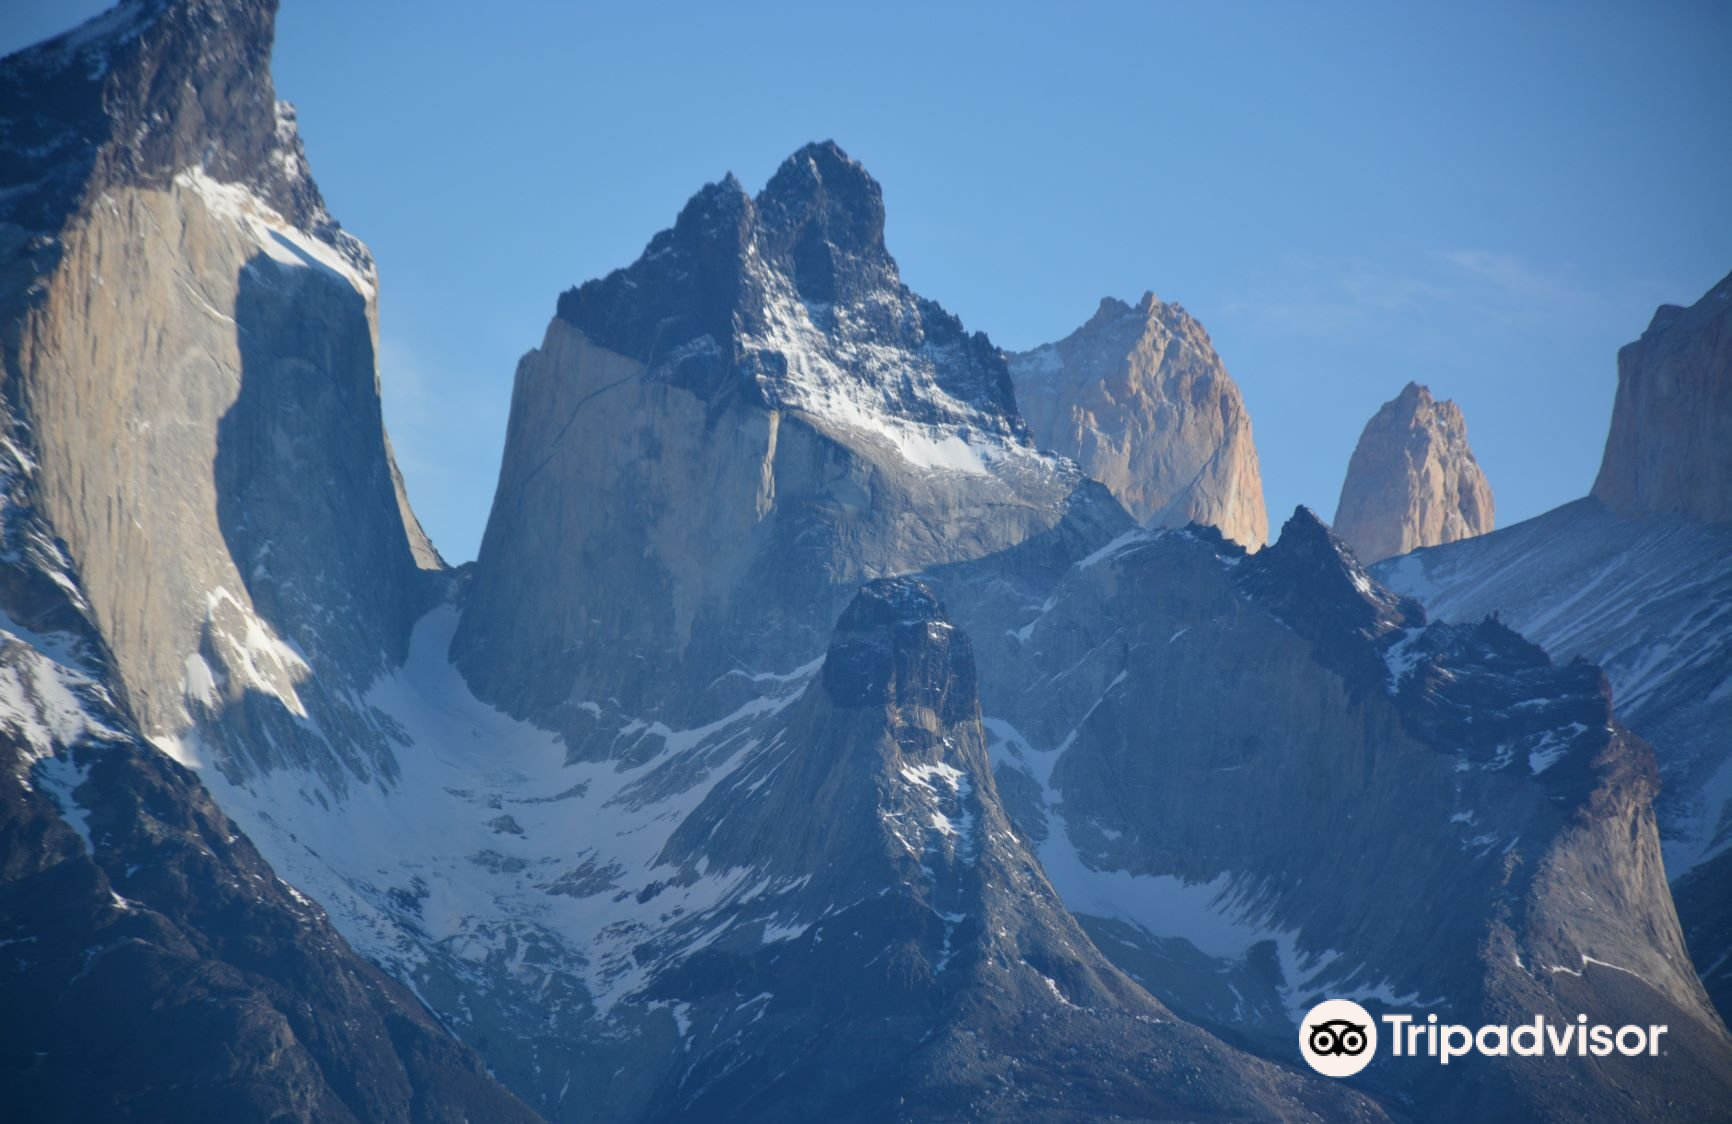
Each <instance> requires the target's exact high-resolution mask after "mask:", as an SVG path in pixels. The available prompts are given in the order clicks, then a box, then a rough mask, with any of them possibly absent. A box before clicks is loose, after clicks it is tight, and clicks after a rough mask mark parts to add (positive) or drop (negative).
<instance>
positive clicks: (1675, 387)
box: [1593, 276, 1732, 523]
mask: <svg viewBox="0 0 1732 1124" xmlns="http://www.w3.org/2000/svg"><path fill="white" fill-rule="evenodd" d="M1593 495H1594V498H1595V499H1598V500H1600V501H1601V502H1602V503H1604V504H1605V505H1606V506H1607V507H1609V508H1611V509H1612V510H1613V511H1615V512H1617V513H1618V514H1619V515H1625V516H1636V515H1671V514H1678V515H1683V516H1685V517H1686V518H1689V519H1694V520H1697V521H1699V522H1703V523H1724V522H1726V521H1728V520H1732V276H1728V277H1726V278H1725V279H1724V280H1723V281H1721V282H1720V283H1719V284H1718V285H1716V286H1714V287H1713V288H1712V289H1710V290H1708V292H1707V293H1706V294H1705V295H1704V296H1703V297H1702V299H1701V300H1699V301H1697V302H1696V303H1695V304H1693V305H1691V306H1690V307H1689V308H1679V307H1678V306H1677V305H1670V304H1668V305H1662V306H1661V307H1660V310H1659V311H1658V312H1656V313H1654V319H1653V321H1652V322H1651V323H1650V324H1649V325H1648V330H1647V331H1645V332H1643V333H1642V338H1641V339H1639V340H1637V341H1636V342H1635V343H1632V344H1627V345H1625V347H1624V348H1623V350H1621V351H1619V352H1618V397H1617V401H1616V403H1615V404H1614V405H1613V407H1612V429H1611V432H1610V433H1609V434H1607V436H1606V455H1605V458H1604V459H1603V460H1602V461H1601V462H1600V475H1599V477H1598V479H1596V480H1595V481H1594V491H1593Z"/></svg>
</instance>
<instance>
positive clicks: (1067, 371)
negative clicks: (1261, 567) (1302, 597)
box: [1010, 293, 1269, 548]
mask: <svg viewBox="0 0 1732 1124" xmlns="http://www.w3.org/2000/svg"><path fill="white" fill-rule="evenodd" d="M1010 367H1011V377H1012V379H1013V380H1014V382H1015V385H1016V394H1017V401H1018V402H1019V403H1020V404H1021V406H1022V410H1023V413H1024V415H1025V416H1026V417H1027V418H1028V423H1029V428H1030V429H1031V430H1032V431H1033V433H1034V435H1035V439H1036V441H1038V442H1039V443H1040V444H1041V445H1042V446H1045V447H1048V448H1051V449H1053V450H1054V451H1056V452H1059V453H1063V454H1064V455H1066V456H1068V457H1071V458H1072V459H1074V460H1076V461H1077V463H1079V464H1080V465H1082V467H1083V469H1084V471H1086V472H1087V473H1088V474H1089V475H1090V476H1092V477H1094V478H1095V479H1096V480H1099V481H1100V482H1101V483H1103V484H1105V485H1106V486H1107V487H1108V488H1109V489H1111V491H1112V492H1113V494H1114V495H1115V496H1117V497H1118V499H1119V502H1120V503H1123V504H1124V505H1125V507H1126V509H1127V510H1129V511H1130V513H1131V514H1132V515H1133V516H1135V517H1136V518H1137V519H1138V521H1140V522H1142V523H1144V524H1146V525H1150V526H1161V527H1180V526H1184V525H1185V524H1187V523H1192V522H1196V523H1204V524H1208V525H1210V526H1213V527H1217V528H1219V529H1220V530H1221V531H1222V533H1224V534H1226V535H1227V536H1228V537H1229V538H1232V539H1235V540H1237V541H1239V542H1241V543H1244V544H1246V545H1248V546H1251V547H1253V548H1254V547H1259V546H1261V545H1262V544H1263V542H1264V541H1265V540H1266V539H1267V538H1268V532H1269V522H1268V515H1267V513H1266V511H1265V509H1264V506H1263V481H1262V472H1261V469H1260V468H1259V466H1258V463H1257V450H1256V446H1255V444H1254V443H1253V441H1252V437H1251V418H1250V415H1249V413H1248V412H1247V411H1246V409H1245V404H1244V399H1243V398H1242V396H1241V395H1240V393H1239V388H1238V386H1237V385H1236V384H1235V383H1234V382H1233V380H1232V378H1231V377H1230V376H1229V375H1228V374H1227V371H1226V368H1225V367H1224V366H1223V365H1222V363H1221V359H1220V357H1219V356H1218V355H1217V354H1216V353H1215V349H1214V345H1213V343H1211V342H1210V340H1209V334H1208V333H1207V332H1206V331H1204V330H1203V326H1202V325H1201V324H1200V323H1198V322H1197V320H1196V318H1194V317H1193V316H1191V315H1190V313H1188V312H1186V311H1185V309H1184V308H1183V307H1182V306H1180V305H1178V304H1174V303H1168V302H1164V301H1162V300H1160V299H1159V298H1157V297H1156V296H1155V295H1154V294H1153V293H1144V294H1143V296H1142V298H1141V299H1140V300H1139V301H1138V302H1137V303H1136V304H1135V305H1131V304H1128V303H1126V302H1125V301H1122V300H1119V299H1117V298H1115V297H1107V298H1105V299H1103V300H1102V301H1101V303H1100V305H1099V307H1098V308H1097V309H1096V310H1095V314H1094V315H1093V316H1092V317H1090V318H1089V320H1088V322H1087V323H1085V324H1084V325H1083V326H1082V327H1080V328H1078V329H1077V330H1076V331H1075V332H1072V333H1071V334H1070V335H1069V336H1066V337H1065V338H1064V339H1062V340H1059V341H1058V342H1056V343H1050V344H1045V345H1043V346H1041V347H1038V348H1035V349H1034V350H1033V351H1028V352H1023V353H1021V354H1019V355H1013V356H1011V359H1010Z"/></svg>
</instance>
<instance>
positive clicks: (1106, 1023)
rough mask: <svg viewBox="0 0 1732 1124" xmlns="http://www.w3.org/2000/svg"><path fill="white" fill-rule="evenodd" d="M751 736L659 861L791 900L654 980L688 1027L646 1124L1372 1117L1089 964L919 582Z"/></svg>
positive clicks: (738, 925)
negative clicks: (729, 875) (744, 871)
mask: <svg viewBox="0 0 1732 1124" xmlns="http://www.w3.org/2000/svg"><path fill="white" fill-rule="evenodd" d="M763 746H764V748H763V749H762V750H761V751H760V752H758V753H756V754H754V755H753V756H752V758H751V759H750V760H749V761H748V762H747V763H746V764H745V765H743V766H742V767H740V768H738V769H736V770H734V771H733V772H732V773H730V774H729V776H728V777H727V778H726V779H725V780H723V781H722V782H721V783H719V784H718V785H716V786H715V787H714V788H713V789H712V790H711V791H710V794H709V795H708V796H707V797H706V798H705V800H704V801H703V802H702V803H701V804H699V805H698V807H697V808H696V809H695V810H694V812H693V813H692V814H691V815H690V816H689V817H687V818H686V820H685V821H684V822H683V823H682V824H681V825H680V827H679V829H678V830H677V831H676V832H675V833H674V834H673V836H672V837H671V839H670V840H669V842H668V844H667V846H666V848H665V849H664V851H663V859H664V860H665V861H667V862H668V863H670V864H671V865H672V866H673V867H674V868H675V869H676V870H677V871H679V873H677V874H675V875H674V876H673V879H672V880H673V881H675V882H682V881H687V880H690V879H694V878H696V877H698V876H699V873H700V872H706V871H707V872H711V873H713V872H715V871H718V870H728V869H733V868H739V867H748V868H750V869H751V870H752V871H753V874H754V877H765V878H768V879H770V881H771V884H772V885H773V886H778V887H783V888H784V889H783V890H782V891H781V892H779V893H770V894H765V895H762V896H760V897H756V898H752V899H750V900H743V901H741V902H740V903H739V904H738V905H736V906H734V907H732V909H731V911H730V912H731V913H732V917H731V923H730V926H729V936H727V937H724V938H722V939H720V940H717V941H715V942H714V943H712V944H710V945H709V946H708V947H707V948H706V949H704V950H703V951H701V952H698V953H696V954H693V955H691V956H689V957H688V958H687V959H685V961H684V962H683V963H682V964H681V965H680V966H679V967H678V968H677V969H675V970H672V971H669V972H668V973H666V974H664V975H661V976H659V977H658V978H657V979H656V981H655V982H654V983H653V984H651V985H650V987H649V989H648V993H649V994H650V995H653V996H655V997H656V998H658V999H660V1000H663V1001H665V1002H669V1003H673V1004H675V1005H677V1006H680V1007H681V1008H682V1009H683V1010H684V1011H685V1012H686V1014H685V1018H686V1019H687V1020H688V1027H689V1029H688V1031H687V1033H686V1050H685V1057H684V1058H683V1059H682V1061H681V1063H680V1067H679V1069H678V1070H677V1071H676V1072H677V1080H669V1081H667V1082H666V1083H665V1084H664V1088H665V1090H666V1092H665V1093H664V1094H663V1097H662V1099H659V1100H658V1103H657V1104H656V1105H655V1106H654V1108H652V1110H651V1111H650V1112H649V1113H648V1114H647V1118H649V1119H670V1120H671V1119H705V1120H732V1119H751V1120H781V1119H788V1120H803V1119H814V1118H822V1119H839V1120H863V1121H864V1120H885V1119H894V1120H948V1119H955V1118H956V1117H957V1116H959V1115H968V1116H979V1117H981V1118H989V1119H995V1120H999V1119H1007V1120H1028V1121H1045V1120H1054V1119H1076V1120H1083V1119H1102V1118H1111V1117H1125V1118H1136V1119H1169V1118H1172V1119H1178V1118H1194V1117H1215V1116H1227V1117H1243V1118H1261V1119H1272V1120H1273V1119H1303V1118H1306V1117H1308V1116H1309V1115H1310V1114H1311V1113H1321V1114H1323V1115H1325V1116H1328V1117H1330V1118H1337V1117H1339V1118H1343V1119H1371V1118H1377V1117H1380V1116H1381V1113H1380V1112H1378V1111H1377V1110H1376V1109H1375V1108H1374V1107H1373V1106H1372V1105H1371V1104H1369V1103H1368V1102H1367V1101H1365V1100H1363V1099H1362V1098H1360V1097H1359V1096H1357V1095H1356V1094H1353V1093H1351V1092H1349V1091H1348V1090H1345V1089H1342V1088H1339V1087H1331V1086H1329V1085H1328V1084H1327V1083H1324V1082H1320V1081H1317V1080H1315V1079H1311V1078H1301V1077H1298V1076H1296V1075H1294V1074H1293V1073H1291V1072H1285V1071H1282V1070H1281V1069H1279V1068H1277V1067H1275V1066H1272V1065H1269V1064H1268V1063H1265V1062H1260V1061H1258V1060H1256V1059H1254V1058H1251V1057H1249V1056H1246V1055H1244V1054H1241V1053H1240V1052H1238V1051H1236V1050H1233V1049H1231V1048H1229V1047H1226V1046H1223V1045H1222V1044H1220V1043H1219V1042H1216V1041H1214V1040H1212V1039H1211V1038H1209V1037H1208V1036H1207V1035H1206V1034H1204V1033H1202V1032H1200V1031H1197V1030H1196V1029H1194V1028H1192V1027H1189V1026H1186V1025H1185V1024H1183V1023H1180V1022H1177V1021H1176V1020H1174V1019H1173V1017H1172V1015H1171V1013H1170V1012H1168V1011H1166V1010H1165V1009H1164V1008H1163V1007H1162V1006H1161V1005H1160V1004H1159V1003H1158V1002H1156V1001H1155V1000H1153V999H1152V998H1150V996H1149V995H1148V994H1147V993H1146V992H1145V991H1144V990H1143V989H1141V988H1139V987H1138V986H1136V985H1135V984H1134V983H1132V982H1131V981H1130V980H1129V979H1127V978H1126V977H1125V976H1124V975H1123V974H1121V973H1120V972H1118V971H1117V970H1116V969H1114V968H1113V967H1112V966H1111V965H1110V964H1109V963H1108V962H1107V961H1106V959H1105V958H1104V957H1102V956H1101V955H1100V953H1099V952H1097V951H1096V950H1095V949H1094V947H1093V946H1092V944H1091V943H1090V942H1089V940H1088V938H1087V937H1086V936H1085V935H1084V934H1083V932H1082V930H1081V929H1080V928H1079V927H1078V925H1077V924H1076V922H1075V920H1074V919H1073V918H1072V917H1071V916H1070V915H1069V914H1068V913H1066V912H1065V910H1064V909H1063V907H1062V906H1061V905H1060V903H1059V901H1058V898H1057V895H1056V894H1055V893H1054V892H1053V890H1052V888H1051V886H1050V885H1049V884H1048V883H1047V881H1046V879H1045V877H1044V876H1043V875H1042V874H1041V872H1040V869H1039V867H1038V865H1037V864H1036V862H1035V861H1034V859H1033V857H1032V855H1030V853H1029V852H1028V851H1027V850H1026V848H1025V846H1024V845H1023V844H1022V842H1021V841H1020V840H1019V839H1018V837H1017V836H1016V834H1015V833H1014V832H1013V830H1012V829H1011V827H1010V823H1009V821H1008V820H1007V819H1006V818H1005V814H1004V811H1003V809H1002V807H1001V805H1000V803H999V800H998V795H997V793H996V791H995V789H994V784H993V778H992V772H991V768H990V766H989V764H988V760H987V752H986V737H985V734H984V732H983V730H982V728H981V724H980V712H979V704H978V702H977V699H976V695H975V669H974V659H973V651H972V645H971V644H970V642H969V640H968V638H967V636H966V635H965V634H964V633H963V632H962V631H961V630H959V629H957V628H956V627H955V626H954V625H952V624H951V623H950V621H949V620H948V618H947V617H946V615H945V612H944V609H943V607H942V605H940V604H939V603H938V601H937V600H936V598H935V597H934V596H933V595H932V593H931V591H930V590H928V589H927V588H925V587H924V586H922V585H921V584H919V583H917V582H914V581H910V580H908V579H890V580H883V581H878V582H874V583H872V584H870V585H868V586H866V587H865V588H864V589H863V590H862V591H861V592H860V594H859V595H858V597H857V598H856V599H855V600H854V601H853V603H852V604H851V605H850V606H849V607H848V609H847V610H846V611H845V612H844V613H843V615H842V618H841V621H840V623H839V624H838V626H837V630H836V634H835V637H834V639H833V640H832V642H831V645H830V648H829V652H828V654H827V655H826V657H825V659H824V663H823V667H822V669H821V670H820V671H819V673H818V675H817V676H816V678H815V679H814V681H813V682H812V683H811V685H810V686H809V687H808V688H807V689H806V690H805V692H804V693H803V695H802V696H801V697H800V698H799V699H798V700H797V701H796V702H795V703H793V705H791V706H790V707H789V708H788V709H787V711H786V712H785V713H784V714H783V715H782V716H781V719H780V720H779V722H778V723H777V726H776V732H775V733H774V734H772V735H770V736H769V737H767V738H765V739H764V741H763ZM716 920H717V919H716V918H715V917H707V918H699V919H693V920H692V921H691V922H690V923H689V925H686V924H682V925H681V926H677V927H676V932H677V930H678V929H679V928H689V929H690V930H691V931H693V932H701V931H703V930H704V929H706V928H709V927H712V926H713V925H714V924H715V923H716ZM754 931H755V932H761V933H769V932H772V931H773V932H777V933H779V934H787V933H790V932H792V933H793V934H794V935H792V936H782V937H781V938H780V939H779V940H778V941H777V942H776V943H774V944H773V945H772V944H762V943H759V942H758V941H755V940H742V939H740V938H741V937H743V936H745V935H746V934H748V933H752V932H754ZM754 996H763V997H764V998H763V999H762V1000H761V1001H759V1004H758V1006H757V1007H756V1008H755V1015H754V1023H753V1025H752V1026H751V1027H750V1028H741V1027H740V1026H739V1025H738V1024H739V1022H740V1016H739V1014H738V1012H739V1009H740V1007H741V1005H742V1004H744V1005H746V1006H747V1007H753V1006H754V1001H753V997H754ZM742 1036H743V1041H742ZM761 1042H768V1043H774V1046H773V1047H760V1046H759V1045H758V1044H759V1043H761ZM1085 1059H1086V1060H1085Z"/></svg>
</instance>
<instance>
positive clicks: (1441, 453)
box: [1335, 382, 1494, 565]
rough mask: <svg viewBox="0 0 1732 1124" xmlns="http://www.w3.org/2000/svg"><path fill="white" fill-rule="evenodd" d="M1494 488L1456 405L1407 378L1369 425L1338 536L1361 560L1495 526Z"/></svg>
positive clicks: (1344, 496) (1338, 512) (1346, 488)
mask: <svg viewBox="0 0 1732 1124" xmlns="http://www.w3.org/2000/svg"><path fill="white" fill-rule="evenodd" d="M1493 522H1494V506H1493V502H1492V494H1491V485H1490V484H1489V483H1488V482H1487V481H1486V478H1485V473H1484V472H1483V471H1482V470H1481V469H1480V467H1479V462H1478V461H1477V460H1475V459H1474V455H1473V450H1472V449H1470V448H1469V447H1468V442H1467V422H1466V420H1465V419H1464V418H1463V417H1462V413H1461V408H1460V407H1459V406H1457V405H1456V404H1455V403H1454V402H1451V401H1448V400H1445V401H1441V402H1440V401H1438V400H1437V399H1435V398H1433V397H1432V395H1431V391H1430V390H1429V389H1428V388H1426V387H1424V386H1421V385H1420V384H1418V383H1415V382H1409V383H1408V384H1407V385H1406V386H1405V387H1403V388H1402V390H1401V393H1400V394H1398V395H1396V396H1395V397H1394V398H1393V399H1391V400H1390V401H1388V402H1385V403H1384V404H1383V406H1382V408H1381V409H1379V410H1378V411H1377V413H1376V415H1374V416H1373V417H1372V419H1371V420H1370V421H1369V422H1367V423H1366V425H1365V429H1364V431H1363V432H1362V433H1361V434H1360V435H1359V444H1358V446H1357V447H1356V448H1355V449H1354V450H1353V459H1352V460H1351V461H1350V462H1349V463H1348V466H1347V478H1346V479H1345V480H1344V481H1343V482H1342V485H1341V499H1340V502H1339V503H1338V504H1337V505H1336V509H1335V533H1336V534H1338V535H1340V536H1341V538H1342V539H1343V540H1344V541H1345V542H1346V543H1347V544H1348V545H1349V546H1351V547H1352V548H1353V551H1354V553H1355V554H1357V555H1358V556H1359V559H1360V561H1361V562H1364V563H1365V564H1366V565H1370V564H1371V563H1373V562H1377V561H1381V560H1382V559H1384V558H1390V557H1393V556H1394V555H1397V554H1406V553H1407V552H1408V551H1410V550H1417V549H1418V548H1420V547H1422V546H1436V545H1438V544H1439V543H1446V542H1455V541H1456V540H1458V539H1465V538H1471V537H1473V536H1474V535H1483V534H1485V533H1486V532H1487V531H1489V530H1491V529H1492V526H1493Z"/></svg>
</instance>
